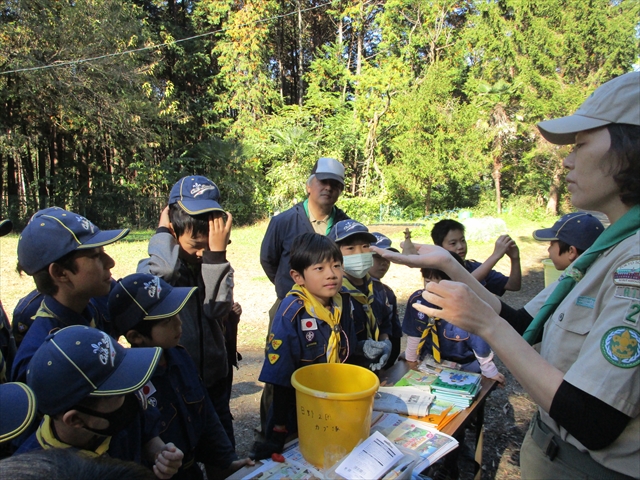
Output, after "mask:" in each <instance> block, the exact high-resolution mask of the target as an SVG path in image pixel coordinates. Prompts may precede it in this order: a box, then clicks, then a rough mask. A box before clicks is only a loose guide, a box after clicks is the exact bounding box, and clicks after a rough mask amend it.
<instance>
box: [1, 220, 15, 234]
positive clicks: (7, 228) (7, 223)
mask: <svg viewBox="0 0 640 480" xmlns="http://www.w3.org/2000/svg"><path fill="white" fill-rule="evenodd" d="M12 229H13V223H11V220H9V219H8V218H7V219H6V220H2V221H0V237H4V236H5V235H6V234H8V233H11V230H12Z"/></svg>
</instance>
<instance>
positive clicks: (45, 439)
mask: <svg viewBox="0 0 640 480" xmlns="http://www.w3.org/2000/svg"><path fill="white" fill-rule="evenodd" d="M36 438H37V439H38V443H39V444H40V446H41V447H42V449H43V450H49V449H50V448H77V447H74V446H73V445H69V444H67V443H64V442H61V441H60V440H58V439H57V438H56V437H55V435H54V434H53V430H52V428H51V417H50V416H49V415H45V416H44V419H43V420H42V422H41V423H40V426H39V427H38V430H36ZM110 442H111V437H106V438H105V439H104V441H103V442H102V443H101V444H100V446H99V447H98V448H96V449H95V450H85V449H83V448H78V449H77V450H78V453H79V454H81V455H84V456H86V457H91V458H93V457H99V456H100V455H103V454H104V453H106V452H107V450H109V443H110Z"/></svg>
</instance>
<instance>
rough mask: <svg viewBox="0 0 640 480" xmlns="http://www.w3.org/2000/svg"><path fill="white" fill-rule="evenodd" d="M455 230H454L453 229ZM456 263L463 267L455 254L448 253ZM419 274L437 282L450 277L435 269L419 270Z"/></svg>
mask: <svg viewBox="0 0 640 480" xmlns="http://www.w3.org/2000/svg"><path fill="white" fill-rule="evenodd" d="M456 223H457V222H456ZM454 230H455V229H454ZM449 253H450V254H451V256H452V257H453V258H455V259H456V261H457V262H458V263H459V264H460V265H462V266H463V267H464V261H463V260H462V258H460V255H458V254H457V253H455V252H449ZM420 273H422V278H430V279H436V278H437V279H438V280H451V277H449V275H447V274H446V273H444V272H443V271H442V270H438V269H437V268H421V269H420Z"/></svg>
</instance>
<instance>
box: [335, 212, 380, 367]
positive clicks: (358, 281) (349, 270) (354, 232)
mask: <svg viewBox="0 0 640 480" xmlns="http://www.w3.org/2000/svg"><path fill="white" fill-rule="evenodd" d="M328 236H329V238H330V239H331V240H333V241H334V242H336V244H337V245H338V247H340V252H341V253H342V255H343V257H344V276H343V278H342V292H345V293H348V294H349V295H350V296H351V304H352V309H353V310H352V315H353V324H354V327H355V329H356V335H357V337H358V351H357V356H356V358H354V359H353V362H354V363H357V364H358V365H362V366H364V367H368V368H369V369H371V370H373V371H376V370H380V369H381V368H382V367H384V365H385V364H386V363H387V359H388V358H389V355H390V354H391V341H390V340H389V334H390V333H391V322H390V319H389V318H388V317H384V318H380V319H378V318H376V316H375V312H374V308H373V303H374V294H373V282H372V280H371V277H370V276H369V273H368V272H369V269H370V268H371V267H372V266H373V252H372V251H370V250H369V247H370V246H371V244H375V243H376V242H377V241H378V239H377V238H376V237H375V236H374V235H372V234H371V233H369V229H368V228H367V227H365V226H364V225H363V224H361V223H360V222H356V221H355V220H341V221H340V222H338V223H336V224H335V225H334V226H333V228H332V229H331V231H330V232H329V235H328Z"/></svg>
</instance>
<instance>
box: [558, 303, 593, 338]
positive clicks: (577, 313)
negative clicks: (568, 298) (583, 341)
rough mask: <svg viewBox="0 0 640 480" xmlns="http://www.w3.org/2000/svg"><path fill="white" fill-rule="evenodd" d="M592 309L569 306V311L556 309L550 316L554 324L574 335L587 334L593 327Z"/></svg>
mask: <svg viewBox="0 0 640 480" xmlns="http://www.w3.org/2000/svg"><path fill="white" fill-rule="evenodd" d="M593 321H594V319H593V309H588V308H584V307H578V306H575V305H572V306H571V309H570V310H569V311H564V309H563V311H560V312H558V311H556V312H554V313H553V316H552V317H551V322H552V323H553V325H554V326H556V327H558V328H560V329H562V330H564V331H566V332H569V333H573V334H576V335H581V336H584V335H587V334H588V333H589V332H590V331H591V328H592V327H593Z"/></svg>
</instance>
